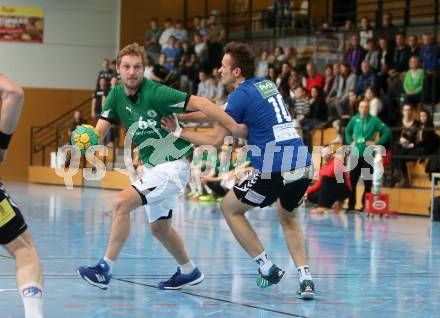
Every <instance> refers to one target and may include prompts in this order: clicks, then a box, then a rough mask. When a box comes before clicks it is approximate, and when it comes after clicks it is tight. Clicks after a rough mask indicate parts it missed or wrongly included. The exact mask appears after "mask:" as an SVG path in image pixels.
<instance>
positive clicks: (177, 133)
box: [173, 125, 183, 138]
mask: <svg viewBox="0 0 440 318" xmlns="http://www.w3.org/2000/svg"><path fill="white" fill-rule="evenodd" d="M182 131H183V130H182V128H181V127H180V126H179V125H177V126H176V130H175V131H174V132H173V136H174V137H176V138H180V135H182Z"/></svg>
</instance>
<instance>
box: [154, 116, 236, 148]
mask: <svg viewBox="0 0 440 318" xmlns="http://www.w3.org/2000/svg"><path fill="white" fill-rule="evenodd" d="M160 123H161V126H162V128H163V129H165V130H166V131H168V132H169V133H171V134H173V135H174V136H175V137H177V138H182V139H184V140H186V141H188V142H190V143H192V144H194V145H198V146H201V145H214V146H220V145H222V144H223V141H224V138H225V137H226V136H227V135H229V131H228V130H227V129H226V128H225V127H223V126H221V125H219V124H216V125H215V126H214V128H213V129H211V130H210V131H206V132H196V131H194V130H193V129H190V128H185V129H182V128H180V126H179V125H178V121H177V117H175V116H168V117H163V118H162V120H161V121H160Z"/></svg>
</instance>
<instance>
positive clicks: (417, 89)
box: [403, 56, 425, 106]
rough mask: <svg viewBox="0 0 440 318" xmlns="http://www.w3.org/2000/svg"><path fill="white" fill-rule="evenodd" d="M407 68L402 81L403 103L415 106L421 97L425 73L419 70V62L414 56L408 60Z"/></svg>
mask: <svg viewBox="0 0 440 318" xmlns="http://www.w3.org/2000/svg"><path fill="white" fill-rule="evenodd" d="M409 68H410V69H409V71H408V72H407V73H406V75H405V79H404V81H403V90H404V92H405V102H406V103H408V104H411V105H413V106H417V105H418V103H420V101H421V97H422V91H423V81H424V77H425V71H424V70H422V69H421V68H420V61H419V58H418V57H416V56H413V57H411V58H410V60H409Z"/></svg>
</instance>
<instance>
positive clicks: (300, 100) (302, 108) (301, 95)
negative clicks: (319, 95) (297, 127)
mask: <svg viewBox="0 0 440 318" xmlns="http://www.w3.org/2000/svg"><path fill="white" fill-rule="evenodd" d="M309 112H310V102H309V100H308V99H307V95H306V90H305V88H304V87H302V86H298V87H297V88H296V89H295V99H294V100H292V102H291V103H290V105H289V113H290V115H291V117H292V118H295V119H296V120H297V121H298V122H299V123H301V122H302V121H303V120H305V118H306V116H307V115H308V114H309Z"/></svg>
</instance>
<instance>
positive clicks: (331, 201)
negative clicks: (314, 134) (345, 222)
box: [306, 145, 352, 214]
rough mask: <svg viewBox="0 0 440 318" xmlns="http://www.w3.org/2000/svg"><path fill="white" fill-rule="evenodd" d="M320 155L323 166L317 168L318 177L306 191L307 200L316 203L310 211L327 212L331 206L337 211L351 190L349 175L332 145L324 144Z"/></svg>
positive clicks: (342, 160) (342, 159)
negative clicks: (315, 206)
mask: <svg viewBox="0 0 440 318" xmlns="http://www.w3.org/2000/svg"><path fill="white" fill-rule="evenodd" d="M321 156H322V160H323V166H322V167H321V169H319V179H318V181H317V182H315V183H314V184H313V185H312V186H310V187H309V188H308V189H307V192H306V198H307V200H308V201H309V202H311V203H314V204H317V205H318V207H317V208H315V209H313V210H311V211H310V213H312V214H313V213H323V212H327V211H328V210H329V209H331V208H332V207H333V208H334V212H336V213H338V212H339V211H340V210H341V208H342V203H343V201H344V200H345V199H347V198H348V196H349V195H350V193H351V190H352V187H351V183H350V175H349V174H348V172H346V171H345V167H344V158H340V157H339V156H338V155H335V152H334V150H333V148H332V146H329V145H326V146H324V147H323V148H322V149H321Z"/></svg>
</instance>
